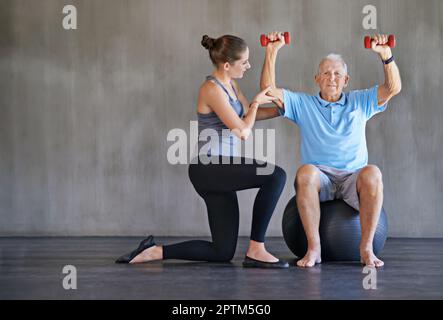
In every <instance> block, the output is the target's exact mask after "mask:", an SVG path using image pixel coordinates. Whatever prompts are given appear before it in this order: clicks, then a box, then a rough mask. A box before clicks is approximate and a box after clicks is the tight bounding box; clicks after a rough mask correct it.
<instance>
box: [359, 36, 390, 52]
mask: <svg viewBox="0 0 443 320" xmlns="http://www.w3.org/2000/svg"><path fill="white" fill-rule="evenodd" d="M372 40H374V39H372V38H371V37H370V36H366V37H365V41H364V44H365V48H366V49H371V42H372ZM387 45H388V46H389V47H390V48H395V36H394V35H393V34H390V35H389V37H388V43H387Z"/></svg>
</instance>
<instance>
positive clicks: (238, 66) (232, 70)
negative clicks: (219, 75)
mask: <svg viewBox="0 0 443 320" xmlns="http://www.w3.org/2000/svg"><path fill="white" fill-rule="evenodd" d="M250 68H251V65H250V64H249V48H247V47H246V50H245V51H243V52H242V53H241V54H240V59H238V60H236V61H235V62H234V63H233V64H229V66H228V70H227V72H228V75H229V77H231V78H233V79H241V78H243V74H244V73H245V72H246V70H248V69H250Z"/></svg>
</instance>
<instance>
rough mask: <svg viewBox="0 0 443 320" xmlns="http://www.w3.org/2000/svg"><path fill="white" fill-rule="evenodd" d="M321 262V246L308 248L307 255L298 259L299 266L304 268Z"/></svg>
mask: <svg viewBox="0 0 443 320" xmlns="http://www.w3.org/2000/svg"><path fill="white" fill-rule="evenodd" d="M317 263H321V249H320V247H318V248H315V249H308V252H306V254H305V256H304V257H303V258H302V259H301V260H298V261H297V266H299V267H302V268H310V267H313V266H315V264H317Z"/></svg>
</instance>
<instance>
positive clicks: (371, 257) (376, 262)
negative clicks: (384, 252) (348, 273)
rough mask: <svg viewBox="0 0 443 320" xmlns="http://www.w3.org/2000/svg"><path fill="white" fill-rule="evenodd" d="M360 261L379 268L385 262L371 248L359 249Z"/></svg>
mask: <svg viewBox="0 0 443 320" xmlns="http://www.w3.org/2000/svg"><path fill="white" fill-rule="evenodd" d="M360 257H361V258H360V262H361V263H362V264H364V265H366V266H368V267H376V268H380V267H382V266H383V265H384V264H385V263H384V262H383V261H381V260H380V259H379V258H377V257H376V256H375V254H374V251H372V249H360Z"/></svg>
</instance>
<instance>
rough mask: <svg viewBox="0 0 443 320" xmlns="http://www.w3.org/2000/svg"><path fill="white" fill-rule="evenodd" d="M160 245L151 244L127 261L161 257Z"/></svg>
mask: <svg viewBox="0 0 443 320" xmlns="http://www.w3.org/2000/svg"><path fill="white" fill-rule="evenodd" d="M161 249H162V248H161V247H159V246H152V247H150V248H148V249H145V250H143V251H142V252H141V253H140V254H139V255H137V256H135V258H134V259H132V260H131V261H129V263H143V262H149V261H154V260H160V259H162V253H161Z"/></svg>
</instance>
